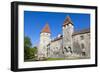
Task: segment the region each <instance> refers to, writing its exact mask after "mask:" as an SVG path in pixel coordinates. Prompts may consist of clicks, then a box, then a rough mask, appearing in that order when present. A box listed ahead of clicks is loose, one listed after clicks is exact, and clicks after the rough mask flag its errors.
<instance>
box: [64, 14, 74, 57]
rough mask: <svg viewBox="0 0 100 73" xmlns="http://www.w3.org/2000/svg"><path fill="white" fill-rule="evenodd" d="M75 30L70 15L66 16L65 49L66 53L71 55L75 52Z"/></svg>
mask: <svg viewBox="0 0 100 73" xmlns="http://www.w3.org/2000/svg"><path fill="white" fill-rule="evenodd" d="M73 32H74V26H73V23H72V21H71V19H70V17H69V16H67V17H66V19H65V21H64V24H63V50H64V54H65V55H67V56H68V55H71V54H72V53H73V47H72V34H73Z"/></svg>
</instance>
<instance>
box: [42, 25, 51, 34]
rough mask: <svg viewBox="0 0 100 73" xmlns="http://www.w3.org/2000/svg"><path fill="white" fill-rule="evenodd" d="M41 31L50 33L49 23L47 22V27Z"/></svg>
mask: <svg viewBox="0 0 100 73" xmlns="http://www.w3.org/2000/svg"><path fill="white" fill-rule="evenodd" d="M41 32H42V33H43V32H46V33H50V28H49V25H48V23H46V25H45V27H44V28H43V29H42V31H41Z"/></svg>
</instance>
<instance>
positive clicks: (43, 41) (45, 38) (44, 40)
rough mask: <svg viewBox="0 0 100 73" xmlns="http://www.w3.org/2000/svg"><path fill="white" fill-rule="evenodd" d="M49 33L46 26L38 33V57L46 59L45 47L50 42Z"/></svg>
mask: <svg viewBox="0 0 100 73" xmlns="http://www.w3.org/2000/svg"><path fill="white" fill-rule="evenodd" d="M50 36H51V33H50V29H49V26H48V24H46V26H45V27H44V28H43V30H42V32H41V33H40V45H39V49H38V57H45V58H46V57H47V45H48V44H49V43H50V41H51V37H50Z"/></svg>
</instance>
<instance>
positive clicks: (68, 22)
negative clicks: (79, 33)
mask: <svg viewBox="0 0 100 73" xmlns="http://www.w3.org/2000/svg"><path fill="white" fill-rule="evenodd" d="M68 24H73V23H72V21H71V18H70V17H69V16H67V17H66V19H65V21H64V24H63V26H65V25H68Z"/></svg>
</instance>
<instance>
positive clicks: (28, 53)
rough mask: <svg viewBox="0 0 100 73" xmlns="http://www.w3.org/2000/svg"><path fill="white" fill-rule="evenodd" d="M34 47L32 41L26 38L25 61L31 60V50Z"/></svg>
mask: <svg viewBox="0 0 100 73" xmlns="http://www.w3.org/2000/svg"><path fill="white" fill-rule="evenodd" d="M31 46H32V43H31V40H30V38H29V37H26V36H25V37H24V60H26V59H30V48H31Z"/></svg>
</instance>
